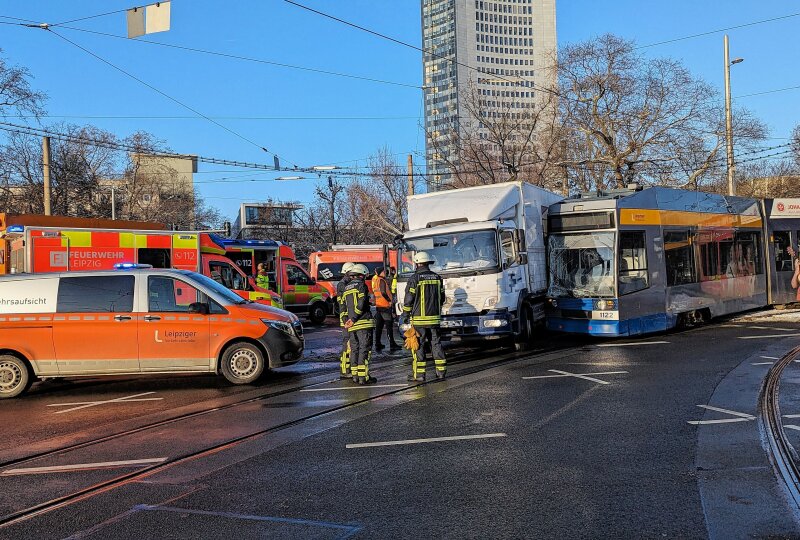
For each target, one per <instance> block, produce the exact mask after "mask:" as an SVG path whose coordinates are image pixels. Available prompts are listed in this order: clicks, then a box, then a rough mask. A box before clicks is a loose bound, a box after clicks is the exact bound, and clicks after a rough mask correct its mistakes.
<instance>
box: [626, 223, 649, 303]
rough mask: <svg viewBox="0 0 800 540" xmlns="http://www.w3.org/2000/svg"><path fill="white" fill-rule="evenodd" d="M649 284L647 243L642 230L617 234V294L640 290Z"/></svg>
mask: <svg viewBox="0 0 800 540" xmlns="http://www.w3.org/2000/svg"><path fill="white" fill-rule="evenodd" d="M648 286H649V281H648V273H647V244H646V243H645V234H644V232H643V231H622V232H620V234H619V295H620V296H622V295H625V294H630V293H632V292H636V291H641V290H642V289H646V288H647V287H648Z"/></svg>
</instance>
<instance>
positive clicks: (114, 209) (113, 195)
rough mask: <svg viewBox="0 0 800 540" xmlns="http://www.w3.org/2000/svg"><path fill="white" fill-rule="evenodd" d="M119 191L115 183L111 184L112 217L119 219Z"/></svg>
mask: <svg viewBox="0 0 800 540" xmlns="http://www.w3.org/2000/svg"><path fill="white" fill-rule="evenodd" d="M116 195H117V193H116V187H114V184H111V219H117V196H116Z"/></svg>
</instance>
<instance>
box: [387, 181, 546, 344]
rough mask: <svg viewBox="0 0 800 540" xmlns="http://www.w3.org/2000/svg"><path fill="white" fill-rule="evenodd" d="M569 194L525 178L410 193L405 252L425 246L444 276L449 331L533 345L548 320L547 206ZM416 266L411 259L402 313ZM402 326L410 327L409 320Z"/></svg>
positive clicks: (405, 255)
mask: <svg viewBox="0 0 800 540" xmlns="http://www.w3.org/2000/svg"><path fill="white" fill-rule="evenodd" d="M560 199H561V197H560V196H559V195H556V194H554V193H550V192H548V191H546V190H543V189H541V188H538V187H535V186H532V185H530V184H527V183H524V182H508V183H504V184H495V185H490V186H478V187H473V188H465V189H456V190H449V191H442V192H436V193H430V194H424V195H415V196H411V197H409V200H408V215H409V227H410V229H411V230H409V231H408V232H407V233H404V234H403V236H402V238H401V240H400V247H399V254H398V257H399V260H402V261H405V260H413V256H414V253H416V252H418V251H425V252H427V253H428V254H429V255H431V256H432V257H433V258H434V261H435V262H434V263H433V264H432V265H431V269H432V270H433V271H434V272H436V273H438V274H439V275H440V276H441V277H442V278H443V281H444V287H445V303H444V305H443V307H442V323H441V328H442V331H443V334H444V335H445V336H448V337H456V338H462V339H464V338H482V339H504V338H512V339H513V342H514V343H515V345H516V346H517V348H524V347H525V346H527V343H528V341H529V338H530V335H531V333H532V331H533V327H534V325H535V324H536V323H538V322H541V321H543V320H544V304H545V292H546V289H547V274H546V271H545V270H546V264H545V248H544V224H543V218H544V217H545V216H546V210H547V207H548V206H549V205H550V204H552V203H554V202H556V201H558V200H560ZM412 273H413V269H411V268H410V266H409V265H407V264H403V265H401V268H400V273H399V279H398V290H397V298H398V314H400V313H401V310H402V305H403V303H404V297H405V291H406V287H405V284H406V282H407V280H408V278H409V277H410V276H411V274H412ZM401 330H402V328H401Z"/></svg>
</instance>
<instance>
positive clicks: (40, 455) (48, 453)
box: [0, 362, 408, 470]
mask: <svg viewBox="0 0 800 540" xmlns="http://www.w3.org/2000/svg"><path fill="white" fill-rule="evenodd" d="M405 364H408V362H393V363H391V364H389V365H381V366H376V367H375V368H374V369H373V371H374V372H376V373H381V372H383V371H384V370H386V369H391V368H397V367H400V366H403V365H405ZM338 366H339V364H338V363H336V367H335V368H331V369H326V370H321V371H315V372H313V373H309V374H306V375H307V376H306V377H303V379H305V380H307V379H311V378H315V377H319V376H321V375H326V374H330V375H334V374H338V373H339V369H338ZM336 380H337V379H330V380H325V381H321V382H320V381H317V382H309V383H307V384H300V385H297V384H295V385H292V386H290V387H289V388H283V389H281V390H273V391H270V392H267V393H266V394H261V395H258V396H254V397H248V398H245V399H240V400H237V401H234V402H231V403H226V404H225V405H219V406H214V407H208V408H204V409H200V410H197V411H192V412H187V413H184V414H179V415H177V416H173V417H170V418H164V419H162V420H157V421H154V422H150V423H146V424H142V425H140V426H136V427H134V428H130V429H126V430H122V431H117V432H114V433H110V434H108V435H103V436H102V437H96V438H93V439H88V440H85V441H81V442H78V443H74V444H69V445H64V446H60V447H57V448H51V449H48V450H45V451H42V452H36V453H33V454H29V455H26V456H22V457H18V458H14V459H9V460H6V461H2V462H0V470H2V469H6V468H8V467H12V466H18V465H21V464H25V463H30V462H32V461H36V460H39V459H44V458H47V457H52V456H56V455H58V454H63V453H65V452H70V451H73V450H78V449H81V448H86V447H89V446H93V445H95V444H100V443H104V442H108V441H113V440H115V439H119V438H122V437H127V436H129V435H134V434H136V433H141V432H144V431H148V430H151V429H156V428H160V427H163V426H166V425H169V424H173V423H176V422H180V421H184V420H190V419H193V418H197V417H200V416H205V415H208V414H213V413H216V412H220V411H225V410H228V409H234V408H236V407H241V406H244V405H249V404H252V403H257V402H259V401H265V400H268V399H272V398H275V397H279V396H283V395H286V394H291V393H293V392H299V391H301V390H304V389H306V388H310V387H313V386H318V385H322V384H327V383H329V382H332V381H336Z"/></svg>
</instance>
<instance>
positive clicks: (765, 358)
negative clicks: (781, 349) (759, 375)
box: [759, 356, 780, 360]
mask: <svg viewBox="0 0 800 540" xmlns="http://www.w3.org/2000/svg"><path fill="white" fill-rule="evenodd" d="M759 358H763V359H764V360H780V358H778V357H777V356H759Z"/></svg>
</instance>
